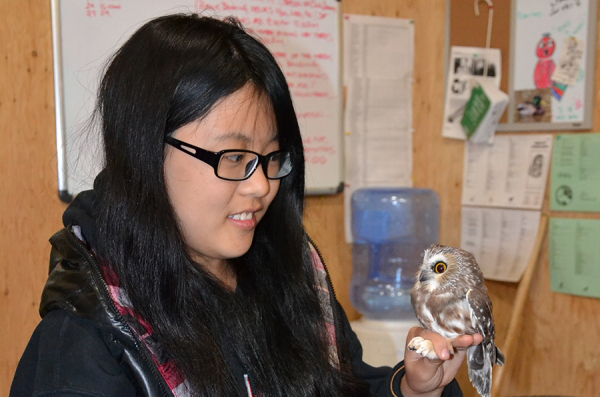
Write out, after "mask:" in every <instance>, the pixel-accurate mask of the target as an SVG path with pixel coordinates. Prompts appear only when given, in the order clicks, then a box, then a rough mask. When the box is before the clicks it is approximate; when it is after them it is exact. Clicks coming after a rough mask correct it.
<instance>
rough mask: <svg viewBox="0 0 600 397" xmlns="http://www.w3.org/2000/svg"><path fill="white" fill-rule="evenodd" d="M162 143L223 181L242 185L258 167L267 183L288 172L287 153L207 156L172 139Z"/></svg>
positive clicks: (239, 151)
mask: <svg viewBox="0 0 600 397" xmlns="http://www.w3.org/2000/svg"><path fill="white" fill-rule="evenodd" d="M165 142H166V143H168V144H169V145H171V146H173V147H174V148H176V149H179V150H181V151H182V152H184V153H186V154H189V155H190V156H192V157H194V158H197V159H198V160H200V161H203V162H205V163H206V164H208V165H210V166H211V167H213V169H214V170H215V175H216V176H217V177H218V178H221V179H225V180H227V181H243V180H245V179H248V178H250V177H251V176H252V174H253V173H254V171H256V168H258V164H259V163H260V164H261V165H262V167H263V172H264V174H265V176H266V177H267V178H268V179H281V178H283V177H284V176H287V175H289V173H290V172H292V157H291V155H290V152H286V151H284V150H277V151H274V152H271V153H269V154H267V155H264V156H263V155H262V154H258V153H256V152H253V151H251V150H243V149H227V150H221V151H220V152H211V151H208V150H204V149H202V148H199V147H196V146H193V145H190V144H189V143H185V142H183V141H180V140H179V139H175V138H173V137H171V136H167V137H165Z"/></svg>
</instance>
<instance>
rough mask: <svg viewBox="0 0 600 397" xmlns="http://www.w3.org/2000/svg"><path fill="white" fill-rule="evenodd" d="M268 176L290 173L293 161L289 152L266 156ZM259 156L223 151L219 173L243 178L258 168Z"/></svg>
mask: <svg viewBox="0 0 600 397" xmlns="http://www.w3.org/2000/svg"><path fill="white" fill-rule="evenodd" d="M266 162H267V166H266V177H267V178H269V179H279V178H282V177H284V176H286V175H287V174H289V173H290V171H291V170H292V162H291V159H290V154H289V153H283V152H275V153H271V154H269V155H268V156H267V158H266ZM258 163H259V157H258V156H257V155H256V154H254V153H249V152H227V153H223V155H222V156H221V159H220V161H219V166H218V167H217V175H218V176H219V177H221V178H226V179H233V180H242V179H246V178H248V177H250V175H252V173H253V172H254V171H255V170H256V168H257V167H258V165H259V164H258Z"/></svg>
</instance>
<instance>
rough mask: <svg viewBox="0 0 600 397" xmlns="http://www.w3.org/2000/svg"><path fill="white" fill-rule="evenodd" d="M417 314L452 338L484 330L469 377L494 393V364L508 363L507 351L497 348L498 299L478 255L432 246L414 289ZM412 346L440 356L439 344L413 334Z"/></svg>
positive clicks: (470, 357)
mask: <svg viewBox="0 0 600 397" xmlns="http://www.w3.org/2000/svg"><path fill="white" fill-rule="evenodd" d="M411 302H412V305H413V308H414V310H415V314H416V315H417V318H418V319H419V322H420V323H421V324H422V325H423V328H425V329H428V330H432V331H434V332H437V333H439V334H441V335H442V336H444V337H445V338H447V339H453V338H455V337H457V336H458V335H463V334H475V333H480V334H481V335H483V342H482V343H481V344H480V345H478V346H471V347H469V348H468V350H467V364H468V367H469V379H471V383H473V386H475V388H476V389H477V392H479V394H480V395H482V396H484V397H490V395H491V388H492V367H493V366H494V364H498V365H504V355H503V354H502V352H501V351H500V350H499V349H498V348H497V347H496V345H495V343H494V338H495V336H496V331H495V328H494V319H493V317H492V301H491V300H490V297H489V296H488V295H487V288H486V286H485V285H484V284H483V274H482V273H481V269H479V266H478V265H477V262H476V261H475V258H474V257H473V255H471V254H470V253H469V252H467V251H465V250H462V249H460V248H454V247H445V246H442V245H435V244H434V245H432V246H431V247H429V248H428V249H427V250H425V256H424V258H423V263H422V265H421V267H420V269H419V271H418V272H417V282H416V283H415V285H414V287H413V289H412V292H411ZM408 348H409V349H410V350H416V351H417V352H418V353H420V354H421V355H423V356H425V357H428V358H430V359H435V358H437V355H436V354H435V351H434V349H433V344H432V343H431V342H430V341H428V340H426V339H423V338H421V337H416V338H413V339H412V340H411V341H410V342H409V344H408Z"/></svg>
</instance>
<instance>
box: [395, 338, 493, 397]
mask: <svg viewBox="0 0 600 397" xmlns="http://www.w3.org/2000/svg"><path fill="white" fill-rule="evenodd" d="M416 336H420V337H422V338H424V339H427V340H429V341H431V342H432V343H433V346H434V349H435V353H436V354H437V356H438V357H439V359H434V360H430V359H428V358H425V357H423V356H422V355H421V354H419V353H417V352H416V351H412V350H409V349H408V347H406V348H405V350H404V366H405V371H406V374H405V375H404V377H403V378H402V381H401V383H400V389H401V391H402V394H403V395H404V396H405V397H411V396H441V395H442V391H443V390H444V387H445V386H446V385H447V384H448V383H450V382H452V379H454V377H455V376H456V373H457V372H458V369H459V368H460V366H461V365H462V363H463V360H464V358H465V355H466V353H467V348H468V347H469V346H473V345H478V344H480V343H481V341H482V340H483V337H482V336H481V335H480V334H475V335H460V336H458V337H456V338H455V339H453V340H448V339H446V338H444V337H443V336H442V335H440V334H438V333H435V332H432V331H426V330H424V329H423V328H421V327H414V328H411V330H410V331H409V332H408V337H407V338H406V341H407V344H408V342H409V341H410V340H412V338H414V337H416ZM453 351H454V353H452V352H453Z"/></svg>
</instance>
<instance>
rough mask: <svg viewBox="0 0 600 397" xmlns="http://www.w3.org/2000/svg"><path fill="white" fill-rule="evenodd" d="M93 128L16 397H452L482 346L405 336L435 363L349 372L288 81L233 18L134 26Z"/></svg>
mask: <svg viewBox="0 0 600 397" xmlns="http://www.w3.org/2000/svg"><path fill="white" fill-rule="evenodd" d="M98 115H99V119H100V121H101V126H102V132H103V138H104V152H105V164H104V169H103V171H102V172H101V173H100V175H99V176H98V177H97V178H96V181H95V183H94V189H93V190H92V191H87V192H83V193H81V194H79V195H78V196H77V197H76V198H75V200H74V201H73V203H72V204H71V205H70V206H69V207H68V209H67V210H66V211H65V214H64V216H63V221H64V224H65V228H64V229H63V230H61V231H59V232H58V233H57V234H55V235H54V236H53V237H52V238H51V240H50V241H51V243H52V246H53V248H52V253H51V259H50V275H49V278H48V282H47V284H46V287H45V289H44V292H43V296H42V304H41V307H40V313H41V315H42V317H43V319H42V321H41V323H40V325H39V326H38V328H37V329H36V331H35V332H34V334H33V336H32V338H31V341H30V343H29V345H28V347H27V349H26V351H25V353H24V355H23V357H22V359H21V362H20V364H19V367H18V369H17V373H16V375H15V378H14V381H13V385H12V390H11V395H12V396H31V395H50V394H52V395H61V396H139V395H143V396H171V395H175V396H261V397H270V396H368V395H373V396H400V395H402V393H404V395H406V396H408V395H438V396H439V395H442V393H443V395H460V389H459V388H458V385H457V384H456V381H452V379H453V378H454V375H455V374H456V371H457V370H458V367H459V366H460V364H461V363H462V360H463V358H464V349H465V348H466V347H468V346H469V345H471V344H473V343H478V342H479V340H480V339H479V338H478V336H475V338H474V337H472V336H462V337H460V338H457V339H456V340H455V341H454V346H449V345H447V342H446V341H445V340H444V339H443V338H441V336H439V335H437V334H433V333H427V332H424V331H423V330H422V329H418V328H415V329H413V330H412V331H411V335H410V337H411V338H412V336H415V335H417V334H421V336H424V337H426V338H428V339H431V340H432V341H433V342H434V344H435V346H436V351H437V352H438V355H439V356H440V357H441V358H442V360H439V361H435V362H434V361H430V360H427V359H424V358H422V357H421V356H420V355H418V354H416V353H413V352H408V353H407V357H406V360H405V362H403V363H400V364H398V366H397V367H396V368H393V369H392V368H387V367H384V368H373V367H370V366H368V365H367V364H365V363H364V362H362V359H361V356H362V351H361V347H360V343H359V342H358V340H357V339H356V336H355V335H354V333H353V332H352V331H351V329H350V326H349V323H348V320H347V318H346V315H345V314H344V311H343V309H342V308H341V306H340V305H339V303H338V302H337V301H336V299H335V296H334V293H333V290H332V287H331V283H330V281H329V278H328V276H327V273H326V270H325V268H324V265H323V260H322V258H321V256H320V254H319V253H318V251H316V249H315V247H314V246H313V245H312V243H311V242H310V239H309V238H308V236H307V235H306V233H305V231H304V228H303V223H302V216H303V205H304V204H303V198H304V157H303V148H302V140H301V136H300V131H299V127H298V122H297V120H296V116H295V113H294V108H293V105H292V101H291V98H290V94H289V91H288V88H287V84H286V81H285V78H284V76H283V74H282V73H281V70H280V69H279V67H278V66H277V64H276V62H275V60H274V59H273V57H272V56H271V54H270V53H269V51H268V50H267V49H266V48H265V47H264V46H263V45H262V44H261V43H260V42H259V41H257V40H256V39H254V38H253V37H251V36H250V35H248V34H247V33H246V32H245V31H244V30H243V29H242V27H241V26H239V25H238V24H237V23H236V22H235V21H233V20H226V21H219V20H216V19H212V18H207V17H199V16H197V15H171V16H165V17H161V18H158V19H155V20H152V21H150V22H148V23H146V24H145V25H144V26H143V27H142V28H140V29H139V30H138V31H137V32H136V33H135V34H134V35H133V36H132V37H131V38H130V39H129V41H127V42H126V43H125V44H124V45H123V47H122V48H121V49H120V50H119V51H118V52H117V53H116V55H115V56H114V58H113V59H112V61H111V63H110V65H109V66H108V68H107V70H106V73H105V76H104V78H103V80H102V83H101V86H100V91H99V98H98ZM453 347H455V348H458V351H457V353H456V354H454V355H453V356H451V355H450V353H449V351H451V350H452V349H453Z"/></svg>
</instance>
